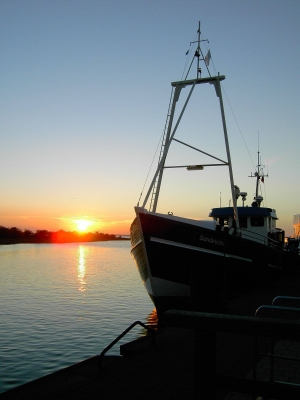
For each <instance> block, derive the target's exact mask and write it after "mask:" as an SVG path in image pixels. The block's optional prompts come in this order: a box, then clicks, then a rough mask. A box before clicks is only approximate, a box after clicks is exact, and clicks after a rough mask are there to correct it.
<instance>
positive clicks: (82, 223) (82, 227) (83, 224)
mask: <svg viewBox="0 0 300 400" xmlns="http://www.w3.org/2000/svg"><path fill="white" fill-rule="evenodd" d="M74 222H75V223H76V225H77V231H78V232H86V230H87V228H88V227H89V226H90V225H92V222H91V221H88V220H86V219H77V220H76V221H74Z"/></svg>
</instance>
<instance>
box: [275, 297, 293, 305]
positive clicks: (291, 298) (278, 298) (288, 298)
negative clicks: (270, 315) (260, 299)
mask: <svg viewBox="0 0 300 400" xmlns="http://www.w3.org/2000/svg"><path fill="white" fill-rule="evenodd" d="M277 300H293V301H294V300H300V297H294V296H277V297H274V299H273V301H272V306H273V305H274V303H275V301H277Z"/></svg>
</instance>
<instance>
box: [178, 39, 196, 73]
mask: <svg viewBox="0 0 300 400" xmlns="http://www.w3.org/2000/svg"><path fill="white" fill-rule="evenodd" d="M196 39H197V34H196V36H195V39H194V40H193V42H190V47H189V49H188V50H187V52H186V53H185V55H188V57H187V58H186V62H185V66H184V68H183V72H182V75H181V80H183V77H184V74H185V71H186V68H187V65H188V63H189V62H190V59H191V55H192V54H193V51H191V50H193V48H194V46H195V41H196ZM193 58H194V55H193Z"/></svg>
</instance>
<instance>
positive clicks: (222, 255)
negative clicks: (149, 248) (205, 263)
mask: <svg viewBox="0 0 300 400" xmlns="http://www.w3.org/2000/svg"><path fill="white" fill-rule="evenodd" d="M150 241H151V242H155V243H161V244H166V245H169V246H175V247H180V248H183V249H189V250H195V251H200V252H202V253H210V254H214V255H216V256H220V257H227V258H235V259H237V260H243V261H248V262H252V260H251V258H244V257H239V256H235V255H233V254H226V253H225V254H224V253H223V252H221V251H215V250H209V249H204V248H203V247H196V246H191V245H189V244H183V243H178V242H173V241H171V240H165V239H159V238H155V237H152V236H151V237H150Z"/></svg>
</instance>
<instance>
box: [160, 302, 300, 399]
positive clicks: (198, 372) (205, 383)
mask: <svg viewBox="0 0 300 400" xmlns="http://www.w3.org/2000/svg"><path fill="white" fill-rule="evenodd" d="M164 323H165V325H166V326H173V327H182V328H189V329H194V330H195V353H194V354H195V358H194V363H195V364H194V365H195V372H194V374H195V375H194V398H195V399H196V398H197V399H202V398H203V399H206V400H213V399H216V388H218V390H220V389H221V390H224V391H226V390H227V391H230V392H238V393H243V394H250V395H252V396H253V398H256V397H257V396H264V397H266V398H272V399H289V400H290V399H300V386H299V385H296V384H292V383H288V382H278V381H262V380H256V379H254V378H253V377H252V379H248V378H240V377H235V376H227V375H220V374H217V333H221V332H226V333H230V334H241V335H248V336H249V335H250V336H252V337H253V339H255V338H256V337H257V336H261V337H270V338H271V337H273V336H274V335H276V336H278V337H281V338H285V339H289V340H297V339H299V337H300V322H299V321H291V320H288V321H285V320H279V319H272V318H255V317H240V316H234V315H223V314H208V313H201V312H192V311H178V310H170V311H167V312H166V313H165V314H164ZM253 349H254V352H255V351H256V349H255V346H253ZM253 357H254V359H255V357H256V354H253ZM254 396H256V397H254Z"/></svg>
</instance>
